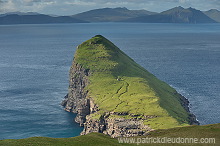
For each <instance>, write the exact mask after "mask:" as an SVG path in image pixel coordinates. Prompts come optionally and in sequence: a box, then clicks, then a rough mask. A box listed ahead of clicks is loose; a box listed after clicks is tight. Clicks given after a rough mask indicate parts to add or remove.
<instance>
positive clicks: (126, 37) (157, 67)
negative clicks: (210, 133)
mask: <svg viewBox="0 0 220 146" xmlns="http://www.w3.org/2000/svg"><path fill="white" fill-rule="evenodd" d="M97 34H101V35H103V36H105V37H107V38H108V39H109V40H111V41H112V42H113V43H114V44H115V45H117V46H118V47H119V48H120V49H121V50H123V51H124V52H125V53H127V54H128V55H129V56H130V57H131V58H133V59H134V60H135V61H136V62H137V63H139V64H141V65H142V66H143V67H144V68H146V69H147V70H148V71H150V72H151V73H153V74H155V75H156V76H157V77H158V78H159V79H161V80H163V81H165V82H167V83H168V84H170V85H171V86H172V87H174V88H175V89H176V90H177V91H178V92H180V93H181V94H182V95H184V96H185V97H186V98H188V99H189V101H190V109H191V111H192V112H193V113H194V114H195V115H196V116H197V119H198V120H199V122H200V123H201V124H202V125H203V124H213V123H220V107H219V104H220V24H196V25H190V24H135V23H132V24H129V23H127V24H126V23H91V24H48V25H5V26H0V139H18V138H27V137H33V136H47V137H73V136H77V135H79V133H80V132H81V131H82V128H81V127H79V125H78V124H77V123H74V122H73V119H74V116H75V114H71V113H68V112H65V111H64V110H63V107H62V106H60V103H61V101H62V100H63V97H64V96H65V95H66V93H67V88H68V71H69V67H70V66H71V63H72V59H73V55H74V52H75V48H76V46H77V45H79V44H81V43H82V42H83V41H86V40H87V39H90V38H91V37H93V36H95V35H97Z"/></svg>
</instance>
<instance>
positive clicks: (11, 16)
mask: <svg viewBox="0 0 220 146" xmlns="http://www.w3.org/2000/svg"><path fill="white" fill-rule="evenodd" d="M86 22H87V21H84V20H79V19H76V18H73V17H70V16H49V15H44V14H38V13H8V14H2V15H0V24H1V25H6V24H48V23H86Z"/></svg>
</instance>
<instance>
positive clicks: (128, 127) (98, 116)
mask: <svg viewBox="0 0 220 146" xmlns="http://www.w3.org/2000/svg"><path fill="white" fill-rule="evenodd" d="M69 76H70V78H69V89H68V94H67V95H66V96H65V100H64V101H63V102H62V105H63V106H64V107H65V110H66V111H68V112H73V113H77V116H76V118H75V121H76V122H77V123H79V124H80V125H81V126H83V127H84V130H83V131H82V133H81V135H85V134H88V133H91V132H100V133H105V134H108V135H110V136H111V137H121V136H123V137H129V136H140V135H146V134H147V133H149V132H150V131H152V130H155V129H166V128H172V127H179V126H185V125H192V124H196V125H197V124H198V121H197V120H196V118H195V116H194V115H193V114H191V113H190V112H189V108H188V105H189V101H188V100H187V99H186V98H185V97H183V96H182V95H180V94H179V93H177V92H176V91H175V90H174V89H173V88H171V87H170V86H169V85H167V84H166V83H164V82H162V81H160V80H158V79H157V78H156V77H155V76H153V75H152V74H150V73H149V72H148V71H146V70H145V69H143V68H142V67H140V66H139V65H138V64H136V63H135V62H134V61H133V60H132V59H130V58H129V57H128V56H127V55H126V54H124V53H123V52H122V51H121V50H120V49H118V48H117V47H116V46H115V45H114V44H112V43H111V42H110V41H108V40H107V39H105V38H104V37H102V36H100V35H99V36H95V37H94V38H92V39H90V40H88V41H86V42H84V43H83V44H81V45H79V46H78V48H77V51H76V53H75V56H74V60H73V63H72V66H71V68H70V75H69Z"/></svg>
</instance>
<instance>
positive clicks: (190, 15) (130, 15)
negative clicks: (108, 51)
mask: <svg viewBox="0 0 220 146" xmlns="http://www.w3.org/2000/svg"><path fill="white" fill-rule="evenodd" d="M85 22H137V23H191V24H196V23H217V22H220V11H218V10H216V9H211V10H209V11H204V12H202V11H200V10H197V9H194V8H191V7H190V8H183V7H180V6H179V7H175V8H172V9H169V10H167V11H163V12H161V13H156V12H150V11H147V10H129V9H127V8H121V7H118V8H101V9H94V10H90V11H86V12H83V13H79V14H75V15H71V16H55V15H45V14H39V13H35V12H27V13H24V12H9V13H5V14H0V24H46V23H85Z"/></svg>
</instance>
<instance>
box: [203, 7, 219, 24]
mask: <svg viewBox="0 0 220 146" xmlns="http://www.w3.org/2000/svg"><path fill="white" fill-rule="evenodd" d="M203 13H204V14H206V15H207V16H209V17H210V18H212V19H213V20H215V21H217V22H219V23H220V11H218V10H216V9H211V10H209V11H205V12H203Z"/></svg>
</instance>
